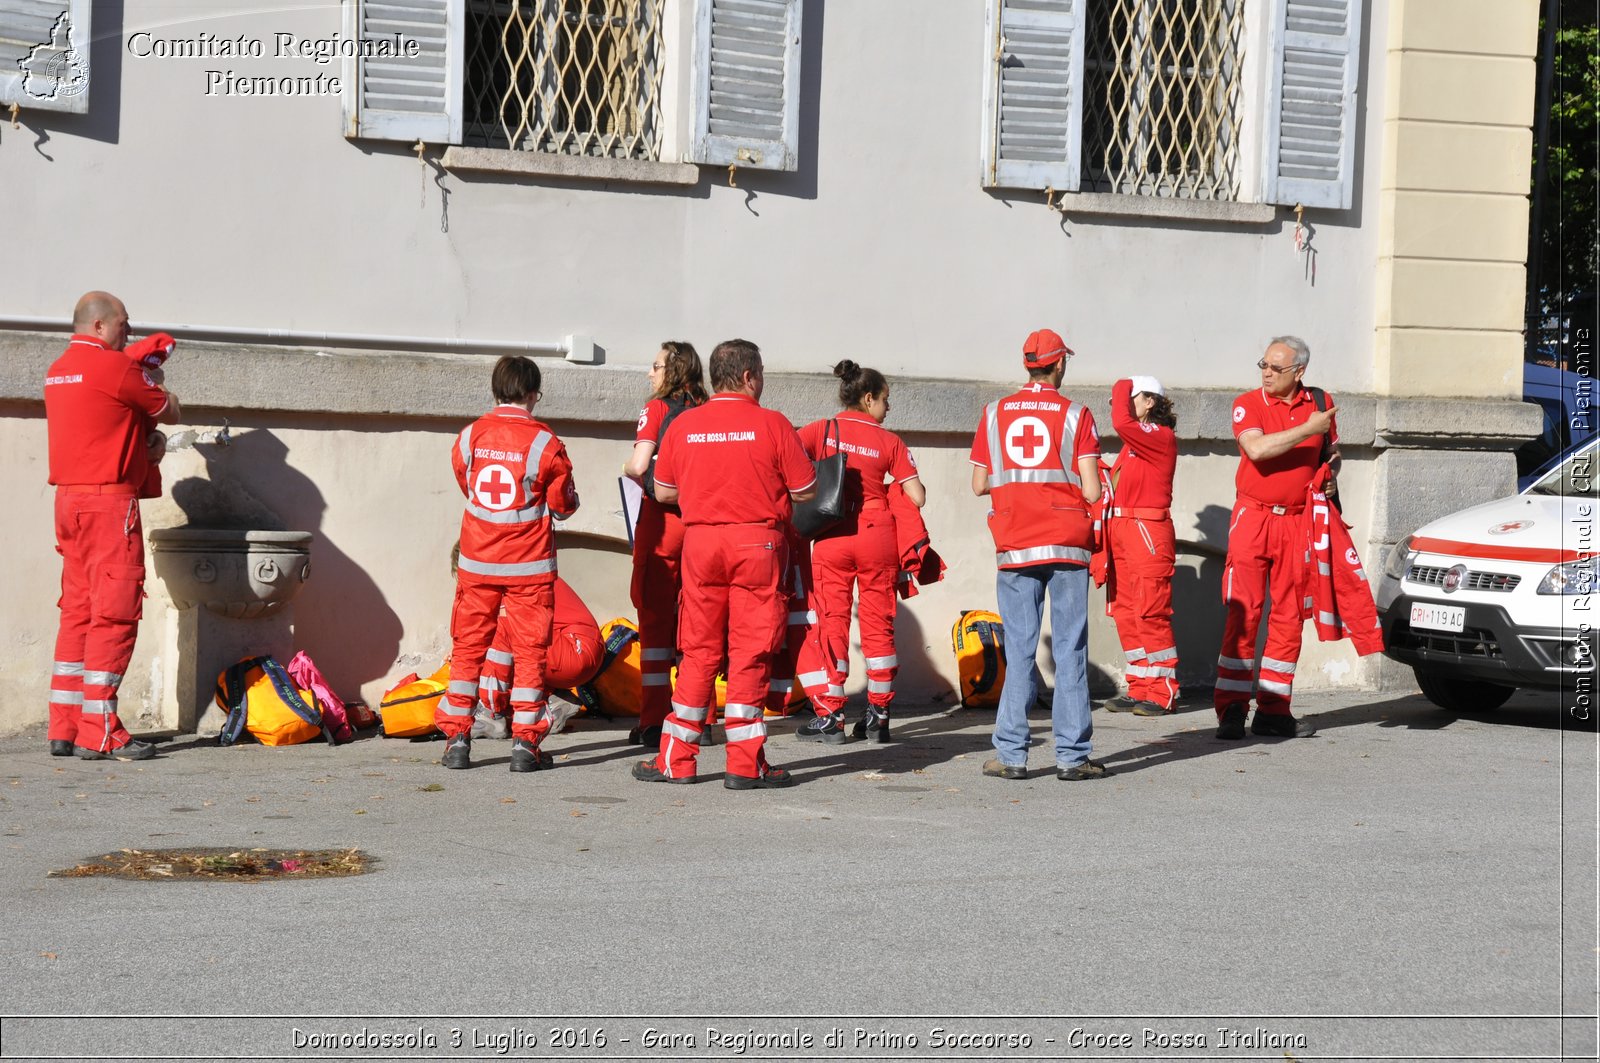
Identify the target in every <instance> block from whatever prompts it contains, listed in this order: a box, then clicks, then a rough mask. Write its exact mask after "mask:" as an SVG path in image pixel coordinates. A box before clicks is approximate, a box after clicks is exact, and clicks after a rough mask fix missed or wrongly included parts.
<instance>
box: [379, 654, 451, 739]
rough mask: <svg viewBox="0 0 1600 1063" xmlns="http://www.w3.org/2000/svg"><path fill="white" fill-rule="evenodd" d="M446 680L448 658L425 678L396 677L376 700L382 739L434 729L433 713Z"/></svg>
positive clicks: (448, 673)
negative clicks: (397, 678)
mask: <svg viewBox="0 0 1600 1063" xmlns="http://www.w3.org/2000/svg"><path fill="white" fill-rule="evenodd" d="M449 683H450V662H449V661H446V662H444V664H443V665H442V666H440V668H439V670H438V671H437V672H435V673H433V675H431V676H429V677H428V678H427V679H418V678H417V676H416V674H415V673H412V674H411V675H408V676H406V677H405V678H404V679H402V680H400V683H399V685H398V686H396V687H395V688H394V689H393V690H391V691H389V692H388V693H387V694H385V695H384V696H383V700H382V701H381V702H379V703H378V715H379V716H380V717H381V723H380V724H379V728H378V730H379V733H380V734H382V735H383V736H384V737H385V738H416V737H418V736H420V735H427V734H432V733H433V732H434V731H436V730H438V728H437V727H436V726H435V725H434V722H433V713H434V710H435V709H437V708H438V707H439V699H440V698H443V697H444V690H445V687H446V686H448V685H449Z"/></svg>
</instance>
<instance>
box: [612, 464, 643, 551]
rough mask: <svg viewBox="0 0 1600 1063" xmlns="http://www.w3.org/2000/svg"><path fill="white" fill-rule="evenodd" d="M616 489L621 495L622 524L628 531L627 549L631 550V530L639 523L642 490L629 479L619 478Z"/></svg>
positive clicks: (636, 482)
mask: <svg viewBox="0 0 1600 1063" xmlns="http://www.w3.org/2000/svg"><path fill="white" fill-rule="evenodd" d="M617 489H618V491H620V492H621V494H622V523H623V525H624V526H626V527H627V529H628V548H629V549H632V548H633V529H634V527H635V526H636V525H637V524H638V523H639V507H640V506H642V505H643V504H644V488H642V487H640V486H639V482H638V481H637V480H634V479H632V478H631V477H627V476H619V477H617Z"/></svg>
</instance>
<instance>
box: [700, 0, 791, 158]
mask: <svg viewBox="0 0 1600 1063" xmlns="http://www.w3.org/2000/svg"><path fill="white" fill-rule="evenodd" d="M800 16H801V0H697V5H696V8H695V47H694V56H695V58H694V144H693V147H692V149H691V152H690V159H691V160H692V161H694V162H700V163H707V164H710V165H715V166H743V167H749V168H750V169H752V170H793V169H795V167H796V166H797V165H798V163H799V157H800Z"/></svg>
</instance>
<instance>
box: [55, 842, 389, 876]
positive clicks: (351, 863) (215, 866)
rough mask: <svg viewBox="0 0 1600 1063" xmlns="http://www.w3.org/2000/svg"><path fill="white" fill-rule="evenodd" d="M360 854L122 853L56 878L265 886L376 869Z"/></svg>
mask: <svg viewBox="0 0 1600 1063" xmlns="http://www.w3.org/2000/svg"><path fill="white" fill-rule="evenodd" d="M375 864H376V860H374V858H372V857H370V856H368V855H367V854H366V853H364V852H362V851H361V850H360V849H119V850H118V851H117V852H114V853H105V854H103V855H101V856H96V857H91V858H90V859H88V860H85V861H84V862H83V863H81V864H79V865H78V866H76V867H69V868H66V869H64V870H61V871H52V872H50V874H49V876H48V877H50V878H98V877H110V878H129V879H138V880H141V881H147V882H168V881H179V880H187V881H191V882H192V881H196V880H209V881H214V882H259V881H262V880H263V879H297V878H345V877H348V876H350V875H364V874H366V873H367V872H368V871H371V870H373V867H374V865H375Z"/></svg>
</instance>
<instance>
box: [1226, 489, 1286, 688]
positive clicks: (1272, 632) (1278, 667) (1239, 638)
mask: <svg viewBox="0 0 1600 1063" xmlns="http://www.w3.org/2000/svg"><path fill="white" fill-rule="evenodd" d="M1282 508H1284V509H1285V510H1286V512H1284V513H1281V514H1277V513H1273V512H1271V511H1270V510H1268V509H1266V508H1264V507H1262V506H1260V505H1259V504H1258V503H1254V502H1251V501H1249V500H1247V499H1243V498H1241V499H1240V500H1239V501H1237V502H1235V503H1234V506H1233V522H1232V524H1231V526H1230V527H1229V530H1228V563H1227V567H1226V568H1224V569H1223V572H1222V601H1223V604H1225V605H1226V606H1227V609H1228V616H1227V620H1226V621H1225V622H1224V624H1223V628H1222V646H1221V648H1220V649H1219V650H1218V652H1217V688H1216V694H1215V702H1216V707H1217V713H1218V714H1219V715H1220V714H1221V712H1222V710H1223V709H1224V708H1225V707H1227V706H1228V705H1231V704H1235V703H1238V702H1248V701H1249V700H1250V694H1251V691H1252V689H1253V690H1254V692H1255V695H1256V709H1257V711H1259V712H1260V713H1262V714H1263V715H1266V716H1287V715H1290V713H1289V699H1290V694H1291V688H1292V687H1293V684H1294V669H1295V664H1296V663H1297V662H1298V661H1299V660H1300V633H1301V631H1302V629H1303V628H1304V626H1305V619H1304V614H1303V613H1302V611H1301V610H1302V608H1303V605H1304V596H1305V586H1306V585H1305V571H1306V535H1305V518H1304V515H1303V510H1304V507H1303V506H1294V507H1282ZM1269 591H1270V592H1271V595H1272V613H1271V615H1270V616H1269V617H1268V618H1267V643H1266V646H1265V648H1264V651H1263V654H1262V657H1261V676H1260V678H1259V680H1257V681H1255V682H1254V683H1252V682H1251V680H1252V678H1253V677H1254V674H1255V670H1256V660H1255V652H1256V633H1257V631H1258V630H1259V629H1260V627H1261V612H1262V609H1263V608H1264V607H1265V605H1266V595H1267V593H1268V592H1269Z"/></svg>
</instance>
